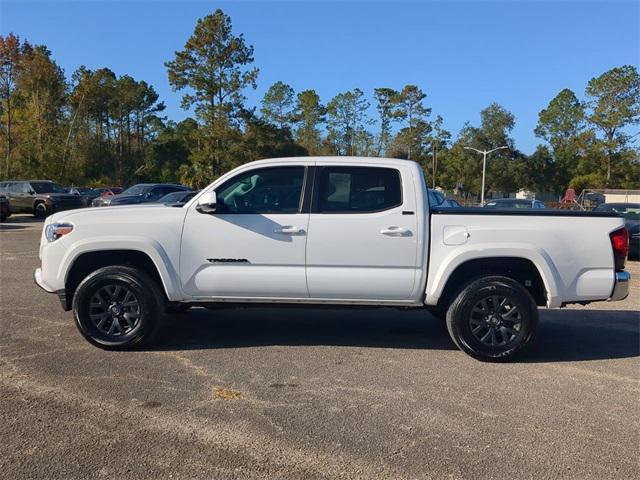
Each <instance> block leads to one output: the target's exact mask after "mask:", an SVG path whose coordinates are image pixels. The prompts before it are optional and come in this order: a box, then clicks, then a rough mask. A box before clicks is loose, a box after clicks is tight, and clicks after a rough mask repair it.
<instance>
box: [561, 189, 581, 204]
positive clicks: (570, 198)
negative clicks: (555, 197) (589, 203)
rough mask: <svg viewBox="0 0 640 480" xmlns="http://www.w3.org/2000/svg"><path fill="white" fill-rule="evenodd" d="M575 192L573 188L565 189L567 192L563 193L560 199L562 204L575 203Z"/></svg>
mask: <svg viewBox="0 0 640 480" xmlns="http://www.w3.org/2000/svg"><path fill="white" fill-rule="evenodd" d="M576 198H578V197H577V196H576V191H575V190H574V189H573V188H567V191H566V192H564V197H562V202H563V203H573V202H575V201H576Z"/></svg>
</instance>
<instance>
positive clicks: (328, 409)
mask: <svg viewBox="0 0 640 480" xmlns="http://www.w3.org/2000/svg"><path fill="white" fill-rule="evenodd" d="M40 232H41V223H39V222H36V221H34V220H33V219H32V217H29V216H15V217H12V218H10V219H9V221H8V222H7V223H6V224H2V225H0V440H1V441H0V443H1V444H2V454H1V455H0V472H2V473H1V474H0V476H2V477H3V478H47V479H50V478H95V477H99V478H118V479H121V478H147V477H149V478H304V479H307V478H452V479H456V478H496V479H502V478H536V479H539V478H580V479H585V478H594V479H595V478H597V479H609V478H621V479H622V478H638V477H639V476H640V464H639V455H638V453H639V449H640V425H639V423H640V368H639V367H640V362H639V355H640V318H639V314H638V310H639V308H640V282H639V281H638V280H639V279H640V268H639V265H638V263H637V262H630V263H629V264H628V265H629V269H630V270H631V272H632V275H633V276H634V279H633V283H632V291H631V296H630V298H629V299H627V300H626V301H624V302H617V303H606V302H605V303H598V304H594V305H592V306H588V307H577V308H571V309H564V310H552V311H541V325H540V330H539V335H538V340H537V345H536V348H535V349H534V350H533V351H532V352H531V354H530V355H528V356H527V357H526V358H525V359H524V360H523V361H521V362H519V363H511V364H487V363H480V362H478V361H475V360H473V359H472V358H470V357H468V356H466V355H465V354H463V353H462V352H460V351H458V350H456V349H455V348H454V346H453V344H452V342H451V341H450V339H449V337H448V335H447V332H446V328H445V327H444V325H442V324H441V323H440V322H439V321H437V320H435V319H434V318H432V317H430V316H429V315H427V314H426V313H424V312H419V311H398V310H393V309H384V310H361V311H346V310H335V311H334V310H325V309H322V310H306V309H305V310H298V309H295V310H294V309H279V308H273V309H235V310H234V309H221V310H219V311H208V310H205V309H193V310H192V311H191V312H189V313H187V314H183V315H174V316H171V317H168V318H167V319H166V321H165V324H164V326H163V329H162V332H161V334H160V337H159V339H158V340H157V342H156V344H155V345H154V346H153V347H151V348H149V349H147V350H145V351H137V352H106V351H102V350H99V349H97V348H95V347H93V346H91V345H90V344H89V343H87V342H86V341H85V340H83V339H82V338H81V336H80V334H79V333H78V332H77V331H76V329H75V326H74V325H73V320H72V317H71V314H70V313H66V312H63V311H62V310H61V308H60V306H59V303H58V300H57V298H56V297H55V296H52V295H48V294H46V293H45V292H43V291H41V290H40V289H39V288H37V287H36V286H35V285H34V283H33V280H32V271H33V269H34V268H35V267H36V266H37V265H38V263H39V261H38V255H37V248H38V241H39V235H40Z"/></svg>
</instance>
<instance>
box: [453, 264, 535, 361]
mask: <svg viewBox="0 0 640 480" xmlns="http://www.w3.org/2000/svg"><path fill="white" fill-rule="evenodd" d="M537 328H538V309H537V307H536V302H535V301H534V299H533V298H532V297H531V295H530V294H529V292H528V291H527V290H526V289H525V288H524V287H523V286H522V285H520V284H519V283H518V282H516V281H515V280H512V279H511V278H508V277H501V276H487V277H481V278H477V279H475V280H472V281H471V282H469V283H468V284H467V285H466V286H465V287H464V288H462V289H461V290H460V292H459V293H458V294H457V295H456V297H455V299H454V300H453V302H452V303H451V304H450V305H449V309H448V310H447V329H448V330H449V335H451V338H452V339H453V342H454V343H455V344H456V346H457V347H458V348H460V350H462V351H463V352H465V353H467V354H469V355H471V356H472V357H474V358H476V359H478V360H482V361H488V362H500V361H502V362H504V361H509V360H513V359H514V358H516V357H518V356H519V355H522V354H523V353H524V352H525V351H526V349H527V347H529V346H530V345H531V343H532V342H533V340H534V338H535V335H536V331H537ZM492 332H493V333H492Z"/></svg>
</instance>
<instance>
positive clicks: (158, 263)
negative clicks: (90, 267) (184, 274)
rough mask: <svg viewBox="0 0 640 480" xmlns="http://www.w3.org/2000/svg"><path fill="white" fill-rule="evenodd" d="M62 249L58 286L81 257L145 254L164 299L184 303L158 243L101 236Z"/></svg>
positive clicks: (174, 271)
mask: <svg viewBox="0 0 640 480" xmlns="http://www.w3.org/2000/svg"><path fill="white" fill-rule="evenodd" d="M65 247H66V248H65V252H64V254H63V256H62V259H61V261H60V263H59V265H58V270H57V272H56V277H57V281H56V283H57V284H62V285H65V284H66V281H67V275H68V273H69V272H70V271H71V267H72V265H73V263H74V262H75V261H76V259H77V258H78V257H79V256H80V255H82V254H84V253H90V252H98V251H106V250H134V251H139V252H142V253H144V254H146V255H147V256H148V257H149V258H150V259H151V261H152V262H153V264H154V265H155V267H156V269H157V271H158V273H159V275H160V279H161V281H162V286H163V288H164V290H165V293H166V294H167V298H168V299H169V300H171V301H179V300H182V299H183V294H182V288H181V285H180V280H179V276H178V271H177V268H176V267H177V266H176V265H174V263H173V261H172V260H171V256H170V255H169V254H168V253H167V251H166V250H165V248H164V247H163V246H162V244H160V242H158V241H157V240H154V239H152V238H148V237H144V236H132V235H126V236H109V237H103V236H100V237H89V238H83V239H80V240H77V241H75V242H73V243H71V244H69V245H65Z"/></svg>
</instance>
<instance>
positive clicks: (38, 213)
mask: <svg viewBox="0 0 640 480" xmlns="http://www.w3.org/2000/svg"><path fill="white" fill-rule="evenodd" d="M47 215H49V209H48V208H47V205H46V204H45V203H44V202H38V203H36V204H35V205H34V206H33V216H34V217H36V218H41V219H43V218H47Z"/></svg>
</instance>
